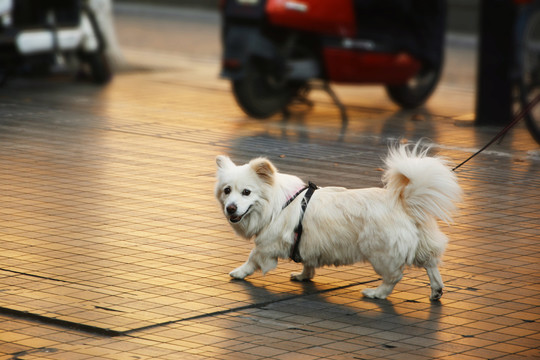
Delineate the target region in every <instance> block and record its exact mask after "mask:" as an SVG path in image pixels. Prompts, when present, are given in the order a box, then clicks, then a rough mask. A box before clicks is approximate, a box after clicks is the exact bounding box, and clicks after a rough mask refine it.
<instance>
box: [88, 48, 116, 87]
mask: <svg viewBox="0 0 540 360" xmlns="http://www.w3.org/2000/svg"><path fill="white" fill-rule="evenodd" d="M82 60H83V62H84V63H85V64H86V65H87V68H88V69H87V70H88V72H89V76H90V79H91V80H92V82H93V83H94V84H97V85H105V84H107V83H108V82H110V81H111V79H112V77H113V72H112V69H111V65H110V63H109V60H108V59H107V57H106V56H105V53H104V52H103V51H97V52H93V53H87V54H84V55H83V56H82Z"/></svg>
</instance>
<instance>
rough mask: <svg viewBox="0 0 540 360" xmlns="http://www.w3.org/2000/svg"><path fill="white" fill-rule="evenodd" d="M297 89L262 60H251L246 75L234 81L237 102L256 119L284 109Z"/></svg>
mask: <svg viewBox="0 0 540 360" xmlns="http://www.w3.org/2000/svg"><path fill="white" fill-rule="evenodd" d="M297 89H298V87H297V86H294V85H293V84H291V83H290V82H288V81H286V80H284V79H280V78H279V76H277V75H276V74H274V73H273V71H272V70H271V68H270V66H269V65H268V64H266V63H265V62H264V61H262V60H260V61H256V60H252V61H250V62H249V63H248V64H247V66H246V69H245V76H243V77H242V78H240V79H236V80H233V82H232V90H233V94H234V97H235V99H236V102H237V103H238V105H239V106H240V108H241V109H242V110H243V111H244V112H245V113H246V114H247V115H249V116H251V117H253V118H256V119H266V118H269V117H271V116H272V115H274V114H276V113H278V112H279V111H281V110H283V109H284V108H285V107H286V106H287V105H288V104H289V102H290V101H291V100H292V98H293V96H294V94H295V93H296V91H297Z"/></svg>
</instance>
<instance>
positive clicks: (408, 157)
mask: <svg viewBox="0 0 540 360" xmlns="http://www.w3.org/2000/svg"><path fill="white" fill-rule="evenodd" d="M428 151H429V147H422V146H421V145H419V144H417V145H416V146H414V147H411V146H408V145H400V146H397V147H394V148H391V149H390V152H389V155H388V157H387V158H386V160H385V164H386V170H385V172H384V175H383V182H384V184H385V188H386V189H387V190H389V191H390V192H391V193H392V194H394V195H395V197H396V201H402V202H404V206H405V207H406V208H407V209H408V211H409V213H410V215H412V216H413V217H414V218H416V219H417V221H419V222H420V223H424V222H425V221H427V220H428V219H429V218H436V219H440V220H443V221H445V222H447V223H449V222H452V213H453V212H454V211H455V210H456V202H457V201H459V200H460V199H461V188H460V186H459V185H458V182H457V178H456V175H455V174H454V172H452V170H450V168H449V167H448V165H447V163H446V161H444V160H443V159H441V158H438V157H430V156H428V155H427V153H428Z"/></svg>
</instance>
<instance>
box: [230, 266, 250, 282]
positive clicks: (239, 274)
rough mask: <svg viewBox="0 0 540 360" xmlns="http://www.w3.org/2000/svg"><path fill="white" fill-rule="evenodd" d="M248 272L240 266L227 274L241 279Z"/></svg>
mask: <svg viewBox="0 0 540 360" xmlns="http://www.w3.org/2000/svg"><path fill="white" fill-rule="evenodd" d="M248 275H249V273H248V272H247V271H245V270H244V269H243V267H242V266H240V267H238V268H236V269H234V270H233V271H231V272H230V273H229V276H230V277H232V278H233V279H238V280H243V279H244V278H245V277H246V276H248Z"/></svg>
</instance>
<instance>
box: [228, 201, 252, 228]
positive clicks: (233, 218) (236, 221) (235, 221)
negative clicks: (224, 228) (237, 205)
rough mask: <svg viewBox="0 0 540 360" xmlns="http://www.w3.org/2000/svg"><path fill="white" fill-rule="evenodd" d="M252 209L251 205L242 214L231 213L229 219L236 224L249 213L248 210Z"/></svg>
mask: <svg viewBox="0 0 540 360" xmlns="http://www.w3.org/2000/svg"><path fill="white" fill-rule="evenodd" d="M250 209H251V205H250V206H249V207H248V208H247V210H246V211H245V212H244V213H243V214H242V215H231V216H229V221H230V222H231V223H233V224H236V223H238V222H240V220H242V219H243V218H244V216H246V214H247V213H248V211H249V210H250Z"/></svg>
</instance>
